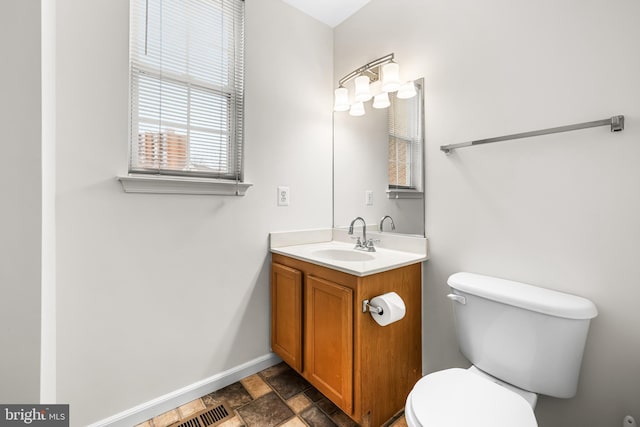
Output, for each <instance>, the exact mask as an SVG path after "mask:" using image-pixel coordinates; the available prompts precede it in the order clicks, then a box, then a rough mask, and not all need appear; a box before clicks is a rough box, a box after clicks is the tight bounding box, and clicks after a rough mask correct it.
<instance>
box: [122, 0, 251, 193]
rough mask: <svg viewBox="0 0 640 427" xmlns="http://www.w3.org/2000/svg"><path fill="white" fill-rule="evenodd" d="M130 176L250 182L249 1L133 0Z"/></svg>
mask: <svg viewBox="0 0 640 427" xmlns="http://www.w3.org/2000/svg"><path fill="white" fill-rule="evenodd" d="M130 33H131V37H130V49H129V51H130V73H131V80H130V86H131V96H130V98H131V136H130V138H131V144H130V147H131V152H130V162H129V172H133V173H147V174H155V175H177V176H200V177H207V178H219V179H230V180H236V181H242V180H243V172H242V166H243V110H244V108H243V79H244V64H243V62H244V61H243V46H244V1H242V0H131V24H130Z"/></svg>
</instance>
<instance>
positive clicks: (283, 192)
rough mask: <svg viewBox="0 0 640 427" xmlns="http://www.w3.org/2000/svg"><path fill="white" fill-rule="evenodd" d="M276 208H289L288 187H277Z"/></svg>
mask: <svg viewBox="0 0 640 427" xmlns="http://www.w3.org/2000/svg"><path fill="white" fill-rule="evenodd" d="M278 206H289V187H278Z"/></svg>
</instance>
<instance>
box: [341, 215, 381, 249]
mask: <svg viewBox="0 0 640 427" xmlns="http://www.w3.org/2000/svg"><path fill="white" fill-rule="evenodd" d="M358 220H360V221H362V240H360V238H359V237H358V240H357V241H356V246H355V248H354V249H361V250H363V251H367V252H375V251H376V248H375V247H374V246H373V240H372V239H369V240H367V223H366V222H365V220H364V219H363V218H362V217H360V216H359V217H356V219H354V220H353V221H351V224H350V225H349V231H348V233H349V234H353V226H354V225H355V223H356V221H358Z"/></svg>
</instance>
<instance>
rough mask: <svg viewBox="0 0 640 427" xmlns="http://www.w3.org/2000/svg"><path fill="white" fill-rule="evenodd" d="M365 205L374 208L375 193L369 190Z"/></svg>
mask: <svg viewBox="0 0 640 427" xmlns="http://www.w3.org/2000/svg"><path fill="white" fill-rule="evenodd" d="M364 203H365V205H367V206H373V191H371V190H367V191H365V192H364Z"/></svg>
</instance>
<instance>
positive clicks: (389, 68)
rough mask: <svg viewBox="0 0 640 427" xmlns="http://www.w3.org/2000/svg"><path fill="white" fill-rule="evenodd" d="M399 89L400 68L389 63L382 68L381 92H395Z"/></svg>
mask: <svg viewBox="0 0 640 427" xmlns="http://www.w3.org/2000/svg"><path fill="white" fill-rule="evenodd" d="M398 89H400V66H399V65H398V64H396V63H395V62H389V63H388V64H384V65H383V66H382V90H383V91H385V92H395V91H397V90H398Z"/></svg>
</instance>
